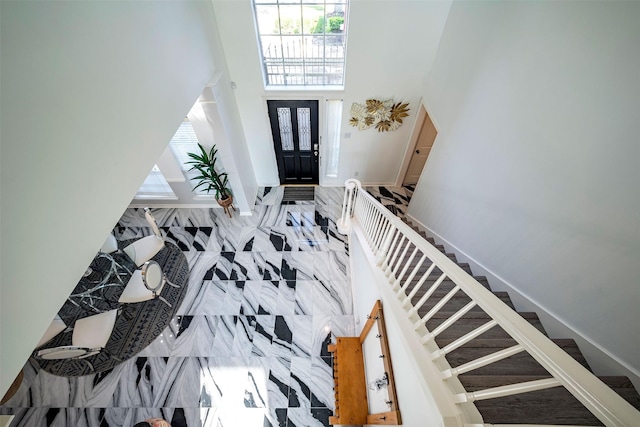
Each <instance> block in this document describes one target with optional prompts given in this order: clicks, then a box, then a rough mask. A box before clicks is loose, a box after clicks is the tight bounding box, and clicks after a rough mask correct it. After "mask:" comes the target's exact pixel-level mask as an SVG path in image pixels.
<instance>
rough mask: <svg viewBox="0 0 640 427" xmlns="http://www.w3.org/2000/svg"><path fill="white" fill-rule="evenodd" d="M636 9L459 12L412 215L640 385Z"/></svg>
mask: <svg viewBox="0 0 640 427" xmlns="http://www.w3.org/2000/svg"><path fill="white" fill-rule="evenodd" d="M638 22H640V3H637V2H454V4H453V6H452V8H451V11H450V13H449V19H448V21H447V24H446V27H445V31H444V34H443V36H442V40H441V45H440V48H439V51H438V54H437V56H436V59H435V62H434V66H433V69H432V72H431V74H430V76H429V78H428V80H427V84H426V89H425V91H424V100H425V105H426V107H427V109H428V110H429V113H430V115H431V117H432V118H433V119H434V122H435V123H436V126H437V128H438V132H439V134H438V138H437V140H436V143H435V146H434V148H433V150H432V151H431V155H430V158H429V160H428V163H427V166H426V168H425V171H424V173H423V174H422V177H421V179H420V182H419V183H418V185H417V188H416V192H415V196H414V198H413V200H412V203H411V206H410V208H409V213H410V214H411V215H413V216H414V217H416V218H417V219H418V220H419V221H420V222H422V223H423V224H425V225H426V226H428V227H429V228H431V229H432V230H433V231H434V232H436V233H437V234H439V235H440V236H442V237H443V238H444V239H446V240H447V241H448V242H449V243H451V244H452V245H454V246H456V247H457V248H459V249H461V250H462V251H463V252H464V253H466V254H467V255H468V256H469V257H471V258H472V259H474V260H475V261H477V262H478V263H479V264H481V265H483V266H484V267H486V269H487V270H489V271H490V272H491V273H492V274H494V275H495V276H497V277H499V278H501V279H502V280H504V281H505V282H506V283H507V284H509V285H510V286H513V287H514V288H516V289H517V290H518V291H519V292H520V293H522V294H523V295H525V296H527V297H528V298H529V299H530V300H531V301H533V302H534V303H536V304H538V305H540V306H541V307H544V309H545V310H546V311H548V312H549V313H551V314H553V315H555V316H557V318H558V319H560V320H561V321H562V322H564V323H565V324H566V325H567V326H569V327H570V328H572V329H573V330H574V331H576V332H577V333H578V334H581V335H582V336H584V337H585V338H586V339H587V340H589V341H590V342H592V343H593V344H594V345H595V346H597V347H599V348H600V349H603V350H604V351H606V352H608V353H609V355H611V356H612V357H613V358H614V359H617V361H618V362H619V363H621V364H622V365H624V366H625V367H626V368H628V369H629V370H630V371H631V372H635V375H638V371H640V340H639V339H638V338H639V337H638V325H639V324H640V310H639V309H638V307H639V306H640V283H639V281H640V262H639V260H640V215H639V212H640V197H639V195H640V190H639V184H640V168H639V167H638V159H640V144H639V143H638V135H639V131H640V129H639V126H640V79H639V78H638V76H640V55H638V46H640V26H639V25H638Z"/></svg>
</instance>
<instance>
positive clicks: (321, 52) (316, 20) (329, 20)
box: [253, 0, 348, 89]
mask: <svg viewBox="0 0 640 427" xmlns="http://www.w3.org/2000/svg"><path fill="white" fill-rule="evenodd" d="M253 2H254V8H255V18H256V29H257V31H258V39H259V44H260V52H261V55H262V67H263V74H264V79H265V86H267V87H268V88H277V87H296V88H298V89H305V88H308V89H318V88H322V87H326V88H331V89H341V88H342V87H343V85H344V66H345V60H346V45H347V15H348V0H253Z"/></svg>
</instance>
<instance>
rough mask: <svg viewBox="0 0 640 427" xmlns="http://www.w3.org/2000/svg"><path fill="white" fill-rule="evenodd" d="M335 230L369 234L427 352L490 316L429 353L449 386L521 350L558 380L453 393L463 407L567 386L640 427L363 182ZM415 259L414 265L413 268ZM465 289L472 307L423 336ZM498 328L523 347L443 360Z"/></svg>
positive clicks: (637, 415)
mask: <svg viewBox="0 0 640 427" xmlns="http://www.w3.org/2000/svg"><path fill="white" fill-rule="evenodd" d="M337 225H338V231H339V232H340V233H342V234H348V233H350V231H351V228H352V226H355V227H356V230H357V232H358V235H359V236H361V235H362V236H363V237H364V240H365V241H366V244H367V245H368V248H369V250H370V251H371V253H372V254H373V258H374V259H375V260H376V262H377V265H375V266H374V267H375V268H377V269H380V270H381V271H382V272H383V273H384V276H385V277H386V278H387V280H388V281H389V285H390V286H391V288H392V290H393V291H394V293H395V294H396V295H397V297H398V299H399V301H400V303H401V305H402V307H403V308H404V310H405V311H406V314H407V316H408V317H409V318H410V319H411V322H412V323H413V324H414V328H415V330H416V340H418V341H419V342H420V343H421V344H422V345H423V346H425V348H427V346H428V347H429V348H431V349H433V348H437V344H435V340H434V338H435V337H436V336H438V335H439V334H440V333H442V332H443V331H444V330H446V329H447V328H449V327H451V326H452V325H454V324H455V323H456V322H457V321H459V320H460V319H461V318H462V317H463V316H464V315H465V314H466V313H467V312H468V311H469V310H471V309H473V308H474V307H476V306H478V307H480V308H481V309H482V310H483V311H484V312H485V313H487V314H488V315H489V317H490V319H489V320H488V321H487V322H486V323H485V324H483V325H482V326H479V327H477V328H476V329H474V330H472V331H470V332H468V333H466V334H465V335H463V336H462V337H459V338H457V339H455V340H454V341H452V342H450V343H449V344H447V345H446V346H444V347H443V348H440V349H438V350H436V351H431V350H428V351H427V352H426V353H425V354H427V355H428V354H431V359H432V361H431V362H428V363H436V364H437V366H438V369H439V370H440V373H441V377H442V380H443V381H444V380H445V379H448V378H451V377H455V376H457V375H460V374H462V373H464V372H469V371H472V370H474V369H478V368H480V367H482V366H486V365H489V364H491V363H495V362H497V361H499V360H502V359H504V358H506V357H509V356H512V355H514V354H517V353H519V352H522V351H526V352H527V353H529V355H531V356H532V357H533V358H534V359H535V360H536V361H537V362H538V363H540V364H541V365H542V366H543V367H544V368H545V369H546V370H547V371H548V372H549V373H550V374H551V376H552V377H551V378H548V379H543V380H536V381H528V382H523V383H518V384H510V385H508V386H502V387H494V388H490V389H486V390H480V391H476V392H473V393H453V392H452V394H451V396H449V398H450V401H452V402H455V403H456V404H463V403H464V402H473V401H474V400H481V399H492V398H496V397H502V396H508V395H513V394H518V393H526V392H530V391H534V390H542V389H545V388H549V387H558V386H563V387H565V388H566V389H567V390H568V391H569V392H570V393H571V394H573V395H574V396H575V397H576V398H577V399H578V400H579V401H580V402H582V404H583V405H584V406H585V407H586V408H587V409H589V410H590V411H591V412H592V413H593V414H594V415H595V416H596V417H597V418H598V419H599V420H600V421H602V422H603V423H604V424H605V425H606V426H616V427H623V426H626V427H631V426H637V425H638V424H637V423H638V420H640V411H637V410H636V409H635V408H634V407H633V406H631V405H630V404H629V403H627V402H626V401H625V400H624V399H623V398H621V397H620V396H619V395H618V394H616V393H615V392H614V391H613V390H611V389H610V388H609V387H608V386H606V385H605V384H604V383H602V382H601V381H600V380H599V379H598V378H597V377H596V376H594V375H593V374H592V373H591V372H590V371H589V370H587V369H586V368H585V367H583V366H582V365H581V364H580V363H578V362H577V361H575V360H574V359H573V358H571V357H570V356H569V355H568V354H567V353H565V352H564V351H563V350H562V349H560V348H559V347H558V346H557V345H556V344H555V343H553V341H551V340H550V339H549V338H547V337H546V336H545V335H544V334H542V333H541V332H540V331H538V330H537V329H536V328H535V327H534V326H532V325H531V324H529V323H528V322H527V321H526V320H524V319H523V318H522V317H521V316H520V315H519V314H518V313H516V312H515V311H514V310H512V309H511V308H510V307H508V306H507V305H506V304H504V303H503V302H502V301H500V299H499V298H498V297H496V296H495V295H494V294H493V293H492V292H491V291H489V290H488V289H486V288H485V287H484V286H482V285H481V284H480V283H478V282H477V281H476V280H475V279H474V278H473V277H472V276H471V275H469V274H468V273H467V272H465V271H464V270H463V269H462V268H460V267H459V266H458V265H457V264H456V263H454V262H453V261H452V260H450V259H449V258H448V257H447V256H446V255H444V254H442V253H440V252H439V251H438V250H437V249H436V248H435V247H434V246H433V245H431V244H429V243H428V242H427V241H426V240H424V239H423V238H422V237H421V236H420V235H419V234H418V233H416V232H415V231H414V230H413V229H411V228H410V227H409V226H408V225H406V224H404V223H403V222H402V221H401V220H400V219H399V218H397V217H396V216H395V215H393V214H392V213H391V212H389V211H388V210H387V209H386V208H385V207H384V206H383V205H382V204H380V203H379V202H378V201H377V200H375V199H374V198H373V197H372V196H371V195H369V194H368V193H367V192H366V191H362V185H361V184H360V182H359V181H358V180H355V179H349V180H347V181H346V182H345V196H344V203H343V208H342V215H341V217H340V219H339V220H338V224H337ZM416 259H417V261H416V263H415V264H413V262H414V260H416ZM432 275H433V276H432ZM445 280H446V281H447V283H449V282H453V284H454V285H453V288H452V289H451V290H449V291H448V292H447V294H446V295H445V296H444V297H443V298H441V299H439V300H438V302H436V303H435V304H434V305H433V307H432V308H431V309H430V310H428V312H427V314H426V315H424V316H423V317H422V318H420V319H419V320H417V319H418V310H419V309H420V308H421V307H422V306H423V305H425V304H426V303H427V301H429V299H430V298H431V297H432V296H433V294H434V293H435V292H436V290H438V288H439V287H440V286H441V285H442V284H443V282H444V281H445ZM461 291H462V292H463V293H464V294H465V295H466V296H468V297H469V298H470V299H471V302H469V303H467V304H466V305H465V306H464V307H463V308H461V309H459V310H458V311H457V312H455V313H454V314H452V315H451V316H450V317H449V318H448V319H445V320H444V321H443V322H442V323H440V325H439V326H437V327H436V328H434V330H432V331H429V330H428V328H427V331H428V332H427V333H426V335H425V334H424V332H422V331H424V330H425V326H426V322H427V321H428V320H429V319H431V318H432V317H433V316H434V315H435V314H436V313H438V312H439V311H440V310H441V309H442V308H443V307H444V305H445V304H446V303H447V301H449V300H450V299H451V298H453V297H454V295H456V294H457V293H458V292H461ZM418 292H423V295H422V296H421V297H420V299H419V300H418V301H417V302H416V303H415V304H413V303H412V301H413V299H414V298H415V297H416V295H418ZM496 326H500V327H501V328H502V329H503V330H504V331H505V332H506V333H507V334H509V335H510V336H511V338H513V340H515V341H516V342H517V344H516V345H514V346H512V347H510V348H507V349H503V350H500V351H497V352H495V353H493V354H489V355H487V356H483V357H480V358H477V359H475V360H472V361H469V362H467V363H465V364H464V365H461V366H459V367H457V368H455V369H453V368H451V367H450V366H448V363H446V360H444V359H443V357H442V356H444V355H446V354H448V353H450V352H451V351H453V350H455V349H457V348H459V347H460V346H462V345H464V344H466V343H468V342H469V341H471V340H472V339H474V338H476V337H478V336H479V335H481V334H483V333H485V332H487V331H488V330H490V329H492V328H494V327H496ZM434 346H435V347H434ZM442 367H443V368H442ZM470 425H473V426H481V425H482V424H479V425H478V424H468V425H467V426H470Z"/></svg>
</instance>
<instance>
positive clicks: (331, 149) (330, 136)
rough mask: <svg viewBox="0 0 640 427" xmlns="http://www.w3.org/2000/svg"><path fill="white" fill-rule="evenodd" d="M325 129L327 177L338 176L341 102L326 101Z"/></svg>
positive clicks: (337, 100)
mask: <svg viewBox="0 0 640 427" xmlns="http://www.w3.org/2000/svg"><path fill="white" fill-rule="evenodd" d="M326 106H327V108H326V114H327V129H326V132H325V134H326V145H327V148H326V150H327V170H326V175H327V176H329V177H334V178H335V177H337V176H338V160H339V159H340V133H341V128H342V100H341V99H328V100H327V103H326Z"/></svg>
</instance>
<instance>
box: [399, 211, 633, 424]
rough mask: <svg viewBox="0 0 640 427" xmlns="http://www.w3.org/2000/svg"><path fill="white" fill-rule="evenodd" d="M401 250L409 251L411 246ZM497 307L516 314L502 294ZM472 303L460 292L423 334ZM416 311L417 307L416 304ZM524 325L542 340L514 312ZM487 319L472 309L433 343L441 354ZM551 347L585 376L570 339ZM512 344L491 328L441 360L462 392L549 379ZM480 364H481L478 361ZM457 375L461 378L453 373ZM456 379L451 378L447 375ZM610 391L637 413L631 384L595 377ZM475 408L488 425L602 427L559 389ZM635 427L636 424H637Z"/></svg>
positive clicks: (429, 304)
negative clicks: (486, 359)
mask: <svg viewBox="0 0 640 427" xmlns="http://www.w3.org/2000/svg"><path fill="white" fill-rule="evenodd" d="M405 223H407V224H408V225H409V226H410V227H411V228H413V229H414V230H415V231H416V232H418V233H419V234H420V235H421V236H422V237H423V238H424V239H425V240H427V241H428V242H429V243H431V244H432V245H433V246H435V247H436V248H437V249H438V250H439V251H440V252H441V253H443V254H445V255H446V256H447V257H448V258H449V259H451V260H452V261H453V262H455V263H457V264H458V266H460V267H461V268H462V269H463V270H465V271H466V272H467V273H469V274H470V275H473V273H472V271H471V269H470V267H469V265H468V264H466V263H459V262H457V260H456V256H455V255H454V254H450V253H446V251H445V248H444V246H442V245H437V244H436V243H435V241H434V240H433V239H432V238H430V237H427V235H426V234H425V233H424V232H423V231H421V230H420V229H418V228H417V227H416V226H415V225H413V224H412V223H411V222H410V221H407V220H406V219H405ZM406 245H409V246H411V243H410V242H407V243H406ZM411 252H412V250H411V248H409V250H407V251H405V252H404V255H403V256H401V257H399V258H398V260H397V262H398V263H399V264H400V265H402V264H404V263H408V264H409V271H411V270H413V268H414V267H415V266H417V265H418V261H417V260H416V259H415V258H414V259H412V258H411V257H410V256H409V254H410V253H411ZM430 265H431V264H430V263H423V264H422V265H421V266H420V269H419V270H418V274H416V275H415V279H413V280H412V281H411V282H410V283H409V284H408V286H407V287H406V288H405V289H404V293H405V294H406V295H407V296H409V295H411V293H412V291H413V290H414V288H415V287H416V285H417V284H418V281H419V280H418V278H419V277H420V276H421V274H422V273H426V272H427V271H428V270H429V267H430ZM441 274H442V271H440V269H439V268H437V267H435V268H434V269H433V270H432V271H431V273H430V275H429V276H428V278H427V280H426V282H425V283H424V285H423V286H420V287H419V288H418V289H415V294H413V295H412V296H411V301H412V303H413V305H416V304H417V303H418V301H419V300H420V299H421V298H422V297H423V296H424V293H425V289H429V288H430V287H431V285H432V284H434V283H435V282H436V281H437V280H438V278H439V277H440V276H441ZM474 278H475V279H476V280H477V281H478V282H479V283H480V284H481V285H483V286H484V287H485V288H487V289H488V290H490V291H491V288H490V286H489V283H488V281H487V279H486V277H484V276H474ZM454 286H455V284H454V283H453V282H452V281H451V280H450V279H449V278H448V277H447V278H445V279H444V280H443V281H442V283H440V285H438V287H437V288H436V290H435V291H434V292H433V294H432V295H431V296H430V297H429V298H428V299H427V301H426V303H425V304H424V305H422V306H421V307H420V308H419V309H418V314H419V316H420V317H421V318H422V317H423V316H425V315H426V314H427V313H428V312H429V311H430V310H431V309H432V308H434V306H435V305H436V304H438V302H439V301H442V300H443V298H446V296H447V294H448V293H449V292H450V291H451V290H452V289H453V287H454ZM493 294H494V295H496V296H497V297H498V298H499V299H500V300H502V302H504V303H505V304H506V305H508V306H509V307H511V308H512V309H514V310H515V308H514V306H513V303H512V302H511V299H510V298H509V294H508V293H507V292H493ZM469 302H471V299H470V298H469V297H468V296H467V295H466V294H465V293H464V292H462V291H458V292H456V293H455V294H454V295H453V297H451V298H450V299H449V300H448V301H446V303H445V304H444V305H443V306H442V307H441V308H440V309H439V310H438V311H437V312H436V313H435V314H434V315H433V316H432V317H431V318H430V319H429V320H428V321H427V322H426V326H427V329H428V330H429V331H434V329H435V328H437V327H438V326H439V325H441V324H442V323H443V322H444V321H445V320H446V319H449V318H450V317H451V316H452V315H453V314H454V313H456V312H458V311H459V310H460V309H462V308H463V307H465V306H466V305H467V304H468V303H469ZM418 305H419V304H418ZM518 314H519V315H520V316H521V317H522V318H524V319H525V320H526V321H527V322H529V323H530V324H531V325H533V326H534V327H535V328H536V329H538V330H539V331H540V332H542V333H543V334H545V335H546V332H545V330H544V327H543V326H542V323H541V322H540V320H539V319H538V316H537V315H536V313H532V312H518ZM489 320H490V317H489V315H488V314H487V313H485V312H484V311H483V310H482V309H481V308H480V307H478V306H477V305H476V306H474V307H473V308H471V309H470V310H469V311H467V312H466V313H465V314H464V315H463V316H462V317H461V318H460V320H458V321H457V322H455V323H454V324H453V325H451V326H450V327H448V328H446V329H445V330H444V331H442V333H439V334H438V335H437V336H436V338H435V341H436V343H437V344H438V347H440V348H441V349H442V348H443V347H445V346H446V345H448V344H450V343H451V342H453V341H455V340H456V339H458V338H460V337H462V336H464V335H465V334H467V333H468V332H470V331H472V330H474V329H476V328H478V327H480V326H482V325H483V324H486V323H487V322H488V321H489ZM552 341H553V342H554V343H555V344H557V345H558V346H559V347H561V348H562V349H563V350H564V351H565V352H566V353H567V354H569V355H570V356H571V357H572V358H574V359H575V360H576V361H578V362H579V363H580V364H581V365H583V366H584V367H586V368H587V369H589V370H590V368H589V365H588V364H587V361H586V360H585V358H584V356H583V355H582V353H581V352H580V349H579V348H578V346H577V345H576V343H575V341H573V340H571V339H553V340H552ZM516 345H517V342H516V341H515V340H513V339H512V338H511V337H510V336H509V335H508V334H507V333H506V332H505V331H504V330H503V329H502V328H500V326H497V325H496V326H494V327H492V328H491V329H489V330H487V331H486V332H484V333H483V334H481V335H479V336H478V337H476V338H475V339H472V340H471V341H469V342H468V343H466V344H464V345H462V346H461V347H459V348H457V349H455V350H453V351H451V352H450V353H448V354H447V355H446V356H445V357H446V359H447V361H448V363H449V365H450V366H451V367H452V371H454V372H453V373H454V374H457V378H458V379H459V380H460V382H461V383H462V385H463V386H464V388H465V389H466V391H467V392H477V391H480V390H485V389H489V388H493V387H499V386H504V385H509V384H516V383H522V382H525V381H533V380H541V379H545V378H552V376H551V375H550V374H549V373H548V372H547V370H545V368H543V367H542V366H541V365H540V364H539V363H538V362H536V360H535V359H533V357H531V356H530V355H529V354H528V353H527V352H518V351H516V347H514V346H516ZM500 351H502V352H505V353H509V352H510V353H513V354H512V355H510V356H509V357H506V358H503V359H502V360H498V361H495V362H492V363H490V364H487V365H485V366H481V367H478V368H474V366H473V365H465V364H467V363H470V362H473V361H476V362H477V361H478V359H479V358H481V357H484V356H488V355H491V354H495V353H496V352H500ZM480 360H482V359H480ZM456 369H459V370H460V372H461V373H460V372H456ZM452 377H453V378H455V375H452ZM598 378H599V379H600V380H601V381H603V382H604V383H605V384H607V385H608V386H609V387H611V389H613V390H614V391H615V392H616V393H618V394H619V395H620V396H621V397H622V398H624V399H625V400H626V401H627V402H629V403H630V404H631V405H633V406H634V407H635V408H636V409H639V410H640V395H638V393H637V392H636V390H635V388H634V386H633V384H632V383H631V381H630V380H629V379H628V378H627V377H618V376H605V377H598ZM474 403H475V406H476V408H477V409H478V411H479V412H480V414H481V415H482V417H483V419H484V422H485V423H488V424H542V425H579V426H592V425H603V424H602V423H601V422H600V421H599V420H598V419H597V418H596V417H595V416H594V415H593V414H592V413H591V412H590V411H589V410H587V409H586V408H585V407H584V406H583V405H582V404H581V403H580V402H579V401H578V400H577V399H576V398H575V397H573V395H571V393H569V392H568V391H567V390H566V389H565V388H564V387H553V388H546V389H543V390H538V391H531V392H527V393H522V394H515V395H511V396H506V397H497V398H493V399H487V400H477V401H475V402H474ZM637 425H640V419H639V420H638V424H637Z"/></svg>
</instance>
